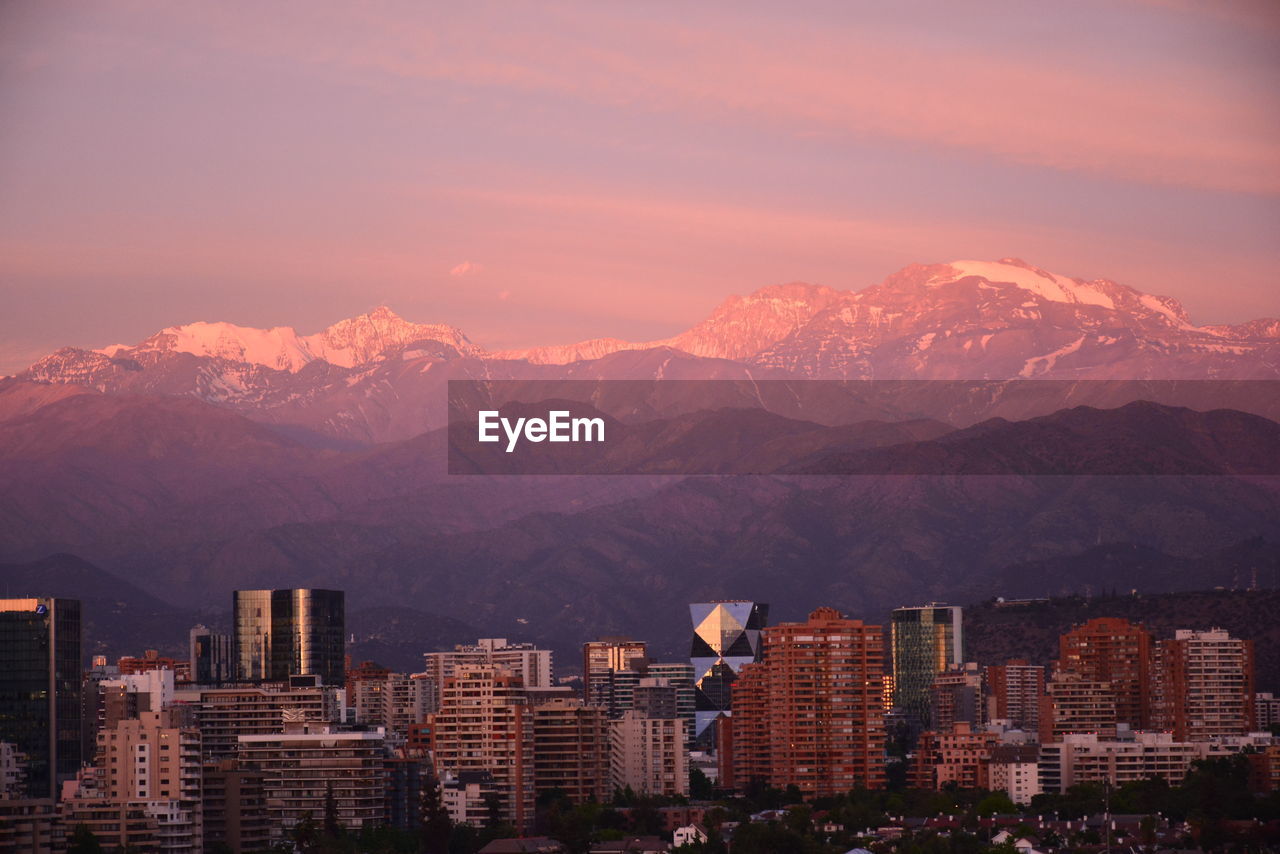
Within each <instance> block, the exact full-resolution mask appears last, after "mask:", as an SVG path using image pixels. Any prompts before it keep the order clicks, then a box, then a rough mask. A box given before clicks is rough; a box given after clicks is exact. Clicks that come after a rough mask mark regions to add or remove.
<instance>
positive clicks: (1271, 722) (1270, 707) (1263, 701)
mask: <svg viewBox="0 0 1280 854" xmlns="http://www.w3.org/2000/svg"><path fill="white" fill-rule="evenodd" d="M1278 724H1280V697H1277V696H1276V695H1275V694H1273V693H1271V692H1270V691H1266V692H1259V693H1257V694H1254V695H1253V725H1254V726H1255V727H1256V728H1257V729H1258V730H1259V731H1261V732H1269V731H1270V730H1271V728H1272V727H1274V726H1276V725H1278Z"/></svg>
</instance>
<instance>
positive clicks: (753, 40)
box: [0, 0, 1280, 373]
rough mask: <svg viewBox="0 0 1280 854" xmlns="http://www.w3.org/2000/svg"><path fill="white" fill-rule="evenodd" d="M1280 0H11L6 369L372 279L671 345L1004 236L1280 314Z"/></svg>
mask: <svg viewBox="0 0 1280 854" xmlns="http://www.w3.org/2000/svg"><path fill="white" fill-rule="evenodd" d="M1277 8H1278V7H1276V6H1275V4H1268V3H1246V2H1231V0H1227V2H1223V3H1218V4H1212V5H1205V4H1193V3H1190V2H1187V3H1181V2H1173V0H1170V2H1125V0H1105V2H1103V0H1099V2H1087V0H1085V1H1084V2H1076V3H1071V4H1052V5H1051V4H1028V3H1024V2H1014V0H1010V2H989V3H965V4H955V3H949V2H933V3H928V2H914V0H906V2H902V3H895V4H880V3H867V4H858V3H850V2H834V1H833V2H809V3H799V4H786V6H785V11H783V9H784V7H783V6H780V5H778V4H765V3H756V2H745V3H732V4H730V3H708V4H684V3H662V2H649V3H643V4H614V3H610V4H602V3H581V4H571V3H564V4H560V3H553V4H538V5H536V6H533V5H529V6H515V5H513V4H507V3H502V4H491V5H490V4H483V3H467V4H424V3H419V2H404V3H370V4H348V3H333V4H328V3H315V2H297V3H293V4H290V3H279V4H276V3H273V4H256V3H227V2H220V3H216V4H214V3H205V4H194V3H191V4H188V3H170V2H164V3H161V2H156V3H152V2H143V0H136V2H103V3H94V4H84V3H75V2H57V0H55V2H34V0H32V2H17V3H10V4H5V5H4V6H2V7H0V110H3V112H2V113H0V115H3V116H4V119H5V124H4V129H3V130H2V131H0V187H3V188H4V189H3V192H0V287H3V297H4V302H3V306H4V311H3V312H0V373H3V372H6V371H13V370H17V369H20V368H21V367H23V366H25V364H27V363H29V362H30V361H32V360H33V359H35V358H37V357H38V356H40V355H42V354H44V353H46V352H48V351H49V350H52V349H53V348H55V347H57V346H60V345H63V344H72V343H74V344H79V345H85V346H102V345H105V344H107V343H112V342H117V341H119V342H133V341H137V340H139V339H141V338H143V337H145V336H146V335H148V334H150V333H151V332H154V331H155V330H157V329H159V328H161V327H163V326H166V325H170V324H175V323H182V322H188V321H192V320H231V321H234V322H237V323H242V324H246V325H257V326H270V325H280V324H287V325H294V326H297V327H299V328H300V329H302V330H303V331H313V330H315V329H318V328H320V327H323V326H325V325H327V324H328V323H331V322H333V321H334V320H337V319H338V318H341V317H344V316H349V315H351V314H355V313H358V312H360V311H363V310H366V309H368V308H370V307H372V306H373V305H376V304H379V303H386V304H388V305H391V306H392V307H393V308H395V309H396V310H397V311H399V312H400V313H401V314H403V315H404V316H406V317H409V318H411V319H414V320H419V321H424V322H426V321H433V322H434V321H438V322H447V323H453V324H455V325H458V326H460V327H462V328H463V329H464V330H465V331H466V332H467V333H468V334H469V335H470V336H471V337H472V338H473V339H474V340H476V341H477V342H478V343H481V344H483V345H486V346H491V347H505V346H523V345H529V344H548V343H564V342H568V341H572V340H577V339H582V338H588V337H595V336H616V337H621V338H631V339H641V340H643V339H652V338H659V337H663V336H665V335H669V334H672V333H674V332H676V331H678V330H680V329H683V328H685V327H687V326H689V325H691V324H692V323H694V322H696V321H697V320H698V319H700V318H701V317H702V316H704V315H705V314H706V313H707V312H708V311H710V310H711V308H713V307H714V306H715V305H716V304H718V303H719V302H720V301H722V300H723V298H724V297H725V296H727V295H728V294H730V293H734V292H737V293H743V292H747V291H751V290H754V289H755V288H758V287H761V286H763V285H768V284H772V283H776V282H781V281H793V280H803V281H811V282H820V283H823V284H827V285H830V286H833V287H838V288H861V287H865V286H867V285H870V284H873V283H875V282H878V281H879V280H881V279H882V278H884V277H885V276H886V275H888V274H889V273H891V272H893V271H894V270H896V269H897V268H898V267H901V266H903V265H904V264H907V263H911V262H916V261H920V262H934V261H945V260H951V259H955V258H970V257H986V258H998V257H1003V256H1009V255H1017V256H1020V257H1023V258H1025V259H1027V260H1028V261H1031V262H1032V263H1035V264H1037V265H1039V266H1042V267H1046V268H1049V269H1052V270H1054V271H1056V272H1059V273H1064V274H1067V275H1074V276H1084V277H1096V276H1105V277H1108V278H1112V279H1116V280H1119V281H1123V282H1125V283H1127V284H1131V285H1133V286H1135V287H1138V288H1141V289H1143V290H1147V291H1152V292H1156V293H1162V294H1170V295H1173V296H1176V297H1178V298H1179V299H1181V300H1182V301H1183V302H1184V303H1185V304H1186V305H1187V306H1188V308H1189V310H1190V311H1191V313H1192V317H1193V319H1194V320H1196V321H1197V322H1201V323H1210V322H1232V321H1240V320H1245V319H1248V318H1251V317H1256V316H1261V315H1276V314H1280V299H1277V296H1276V294H1277V292H1278V289H1277V288H1276V284H1275V279H1276V274H1275V271H1276V270H1277V269H1278V268H1280V264H1278V263H1277V262H1280V109H1277V96H1276V94H1275V93H1276V92H1278V91H1280V12H1278V11H1277Z"/></svg>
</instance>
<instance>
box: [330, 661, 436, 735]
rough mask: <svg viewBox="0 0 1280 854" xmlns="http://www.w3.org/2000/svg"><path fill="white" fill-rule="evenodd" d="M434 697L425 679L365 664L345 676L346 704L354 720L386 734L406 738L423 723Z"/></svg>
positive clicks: (430, 709) (429, 682) (430, 686)
mask: <svg viewBox="0 0 1280 854" xmlns="http://www.w3.org/2000/svg"><path fill="white" fill-rule="evenodd" d="M368 664H371V662H365V665H368ZM433 695H434V691H433V690H432V685H431V680H429V679H427V678H425V677H424V678H416V677H415V676H411V675H410V674H408V673H394V672H392V671H390V670H386V669H383V668H368V667H365V666H364V665H362V666H361V668H357V669H356V670H353V671H348V673H347V705H348V706H349V707H351V708H353V709H355V712H356V721H357V722H358V723H361V724H365V725H366V726H372V727H382V728H383V729H385V730H386V731H387V732H388V733H389V734H395V735H399V736H402V737H403V736H407V735H408V734H409V730H410V728H411V727H412V726H413V725H414V724H420V723H422V722H423V721H425V720H426V718H427V715H428V714H429V713H430V712H431V711H432V708H431V703H432V699H433Z"/></svg>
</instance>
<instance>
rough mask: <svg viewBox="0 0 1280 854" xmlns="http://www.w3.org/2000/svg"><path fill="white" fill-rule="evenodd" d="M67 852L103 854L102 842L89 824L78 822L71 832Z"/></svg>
mask: <svg viewBox="0 0 1280 854" xmlns="http://www.w3.org/2000/svg"><path fill="white" fill-rule="evenodd" d="M67 854H102V843H101V842H99V841H98V837H97V836H95V835H94V833H93V831H92V830H90V829H89V827H88V825H84V824H77V825H76V829H75V830H74V831H72V833H71V842H70V844H69V845H68V846H67Z"/></svg>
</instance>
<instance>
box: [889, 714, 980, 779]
mask: <svg viewBox="0 0 1280 854" xmlns="http://www.w3.org/2000/svg"><path fill="white" fill-rule="evenodd" d="M999 744H1000V735H999V734H998V733H995V732H991V731H989V730H986V729H983V728H980V727H973V726H970V725H969V723H967V722H965V721H957V722H955V723H953V724H952V725H951V726H949V727H948V728H947V729H945V730H938V731H934V730H925V731H924V732H923V733H921V734H920V741H919V742H918V743H917V745H916V751H915V757H914V759H913V760H912V763H911V767H910V769H909V777H908V780H909V782H910V784H911V786H912V787H913V788H917V789H942V788H945V787H947V786H953V787H956V788H960V789H974V788H977V787H978V784H979V777H980V776H981V774H982V766H983V765H984V764H985V763H986V762H987V760H989V759H990V758H991V752H992V751H993V750H994V749H995V748H996V747H997V746H998V745H999Z"/></svg>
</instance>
